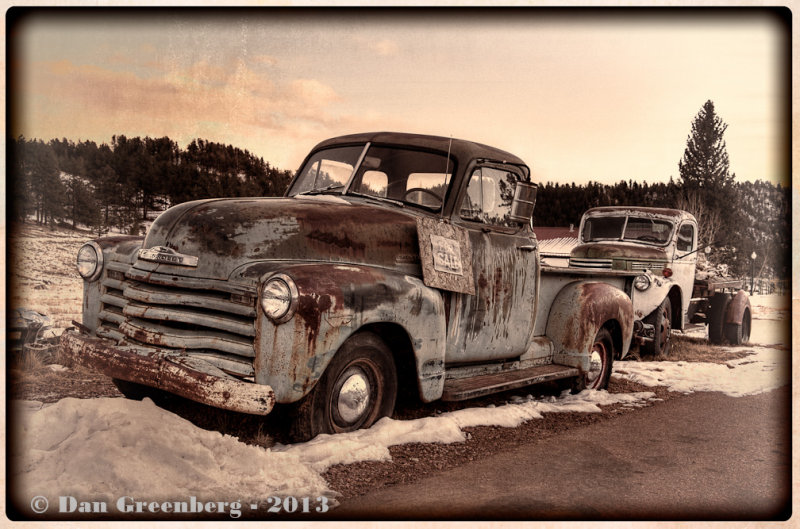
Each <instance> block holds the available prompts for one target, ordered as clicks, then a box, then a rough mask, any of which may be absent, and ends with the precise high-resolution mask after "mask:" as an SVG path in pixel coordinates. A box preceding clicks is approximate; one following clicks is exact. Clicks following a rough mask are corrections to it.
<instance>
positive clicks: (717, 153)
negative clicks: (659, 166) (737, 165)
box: [677, 100, 736, 245]
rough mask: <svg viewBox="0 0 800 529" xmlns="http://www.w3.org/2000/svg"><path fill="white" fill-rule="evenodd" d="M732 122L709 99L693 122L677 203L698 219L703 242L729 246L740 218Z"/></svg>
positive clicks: (684, 154) (681, 164) (680, 170)
mask: <svg viewBox="0 0 800 529" xmlns="http://www.w3.org/2000/svg"><path fill="white" fill-rule="evenodd" d="M727 128H728V125H727V124H726V123H725V122H724V121H723V120H722V118H720V117H719V116H718V115H717V113H716V111H715V110H714V103H713V101H711V100H708V101H706V103H705V104H704V105H703V107H702V108H701V109H700V112H698V113H697V116H695V118H694V121H693V122H692V132H691V134H690V135H689V137H688V140H687V142H686V150H685V151H684V153H683V159H682V160H680V161H679V162H678V171H679V172H680V185H681V187H682V192H681V196H679V197H678V200H677V206H678V207H679V208H681V209H686V210H688V211H689V212H691V213H692V214H694V216H695V217H696V218H697V222H698V224H699V228H700V243H701V244H703V245H704V244H715V243H716V244H717V245H725V244H729V243H731V242H733V241H732V237H733V233H732V230H733V228H734V226H735V223H736V219H735V218H734V217H735V215H734V214H733V213H734V212H732V211H731V210H732V209H735V208H731V204H733V203H734V201H735V191H734V186H733V180H734V178H735V176H736V175H735V174H731V172H730V164H729V161H728V151H727V146H726V144H725V140H724V139H723V135H724V134H725V131H726V130H727Z"/></svg>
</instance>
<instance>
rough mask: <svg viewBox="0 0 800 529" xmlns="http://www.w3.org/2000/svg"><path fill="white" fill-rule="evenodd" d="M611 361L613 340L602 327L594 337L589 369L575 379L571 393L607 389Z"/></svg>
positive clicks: (612, 361) (612, 357) (612, 359)
mask: <svg viewBox="0 0 800 529" xmlns="http://www.w3.org/2000/svg"><path fill="white" fill-rule="evenodd" d="M613 363H614V340H613V339H612V338H611V333H610V332H608V329H606V328H602V329H600V330H599V331H597V335H596V336H595V337H594V343H593V344H592V350H591V352H590V358H589V371H587V372H586V373H583V374H582V375H580V376H578V377H577V379H575V381H574V382H573V385H572V393H579V392H581V391H583V390H584V389H608V380H609V379H610V378H611V368H612V367H613Z"/></svg>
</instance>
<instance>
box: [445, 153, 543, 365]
mask: <svg viewBox="0 0 800 529" xmlns="http://www.w3.org/2000/svg"><path fill="white" fill-rule="evenodd" d="M522 178H524V177H523V175H522V172H521V171H520V170H519V169H518V168H516V167H514V166H505V165H497V164H491V165H479V166H477V167H476V168H475V169H474V170H473V171H472V172H471V173H470V177H469V181H468V183H467V189H466V191H465V192H464V193H463V195H462V198H461V200H460V204H459V205H458V206H457V207H456V210H455V213H454V218H453V222H454V223H455V224H458V225H459V226H461V227H463V228H465V229H466V230H467V232H468V234H469V239H470V244H471V246H472V252H473V256H472V257H473V258H472V268H473V274H474V279H475V295H469V294H460V293H453V294H451V295H452V297H451V302H450V317H449V327H448V340H447V351H446V356H445V361H446V362H448V363H463V362H479V361H490V360H501V359H505V358H513V357H516V356H519V355H520V354H522V353H523V352H525V350H526V349H527V347H528V342H529V339H530V335H531V332H532V330H533V323H534V314H535V308H536V288H537V279H538V277H539V270H538V266H539V263H538V251H537V250H536V242H535V239H534V236H533V232H532V230H531V228H530V226H529V225H524V226H520V225H519V224H516V223H513V222H512V221H510V220H509V219H508V214H509V213H510V211H511V201H512V199H513V196H514V188H515V185H516V182H517V181H519V180H520V179H522Z"/></svg>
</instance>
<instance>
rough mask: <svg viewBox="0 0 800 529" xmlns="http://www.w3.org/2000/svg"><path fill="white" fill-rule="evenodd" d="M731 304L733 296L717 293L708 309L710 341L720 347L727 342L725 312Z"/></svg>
mask: <svg viewBox="0 0 800 529" xmlns="http://www.w3.org/2000/svg"><path fill="white" fill-rule="evenodd" d="M730 302H731V295H730V294H725V293H722V292H717V293H716V294H714V296H713V297H712V298H711V306H710V307H709V309H708V341H709V342H711V343H712V344H714V345H720V344H722V343H723V342H724V340H725V332H724V331H725V312H727V310H728V304H729V303H730Z"/></svg>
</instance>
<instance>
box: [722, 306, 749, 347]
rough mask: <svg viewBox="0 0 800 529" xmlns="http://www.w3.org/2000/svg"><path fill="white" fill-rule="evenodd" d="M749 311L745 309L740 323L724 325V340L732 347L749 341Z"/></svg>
mask: <svg viewBox="0 0 800 529" xmlns="http://www.w3.org/2000/svg"><path fill="white" fill-rule="evenodd" d="M750 325H751V321H750V309H745V311H744V314H743V315H742V323H726V324H725V338H727V339H728V341H729V342H730V343H731V344H733V345H742V344H744V343H747V341H748V340H750Z"/></svg>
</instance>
